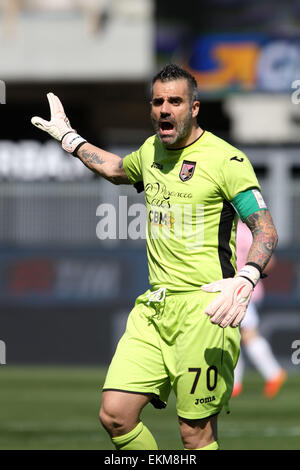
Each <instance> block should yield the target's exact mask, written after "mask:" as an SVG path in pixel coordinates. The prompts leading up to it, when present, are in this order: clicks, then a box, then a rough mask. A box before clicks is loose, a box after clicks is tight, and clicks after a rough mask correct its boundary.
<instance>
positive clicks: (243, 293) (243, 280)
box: [201, 264, 260, 328]
mask: <svg viewBox="0 0 300 470" xmlns="http://www.w3.org/2000/svg"><path fill="white" fill-rule="evenodd" d="M259 279H260V271H259V270H258V269H257V268H255V267H254V266H252V265H247V264H246V265H245V266H244V267H243V268H242V269H241V270H240V271H239V272H238V274H237V275H236V276H235V277H233V278H232V277H230V278H228V279H221V280H220V281H216V282H212V283H211V284H205V285H204V286H202V287H201V289H202V290H203V291H205V292H221V294H219V295H217V297H215V298H214V300H213V301H212V302H211V303H210V304H209V305H208V306H207V307H206V309H205V313H206V314H207V315H209V316H210V320H211V322H212V323H216V324H218V325H220V326H221V327H222V328H226V326H228V325H231V326H233V327H237V326H238V325H239V324H240V322H241V321H242V320H243V318H244V316H245V314H246V310H247V307H248V304H249V302H250V298H251V294H252V292H253V289H254V287H255V286H256V284H257V282H258V281H259Z"/></svg>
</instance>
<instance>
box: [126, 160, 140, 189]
mask: <svg viewBox="0 0 300 470" xmlns="http://www.w3.org/2000/svg"><path fill="white" fill-rule="evenodd" d="M131 156H132V154H129V155H126V157H124V158H123V168H124V171H125V173H126V175H127V178H128V179H129V181H130V183H131V184H134V183H137V182H139V181H143V179H142V176H141V175H137V171H133V169H132V161H131V160H132V158H131Z"/></svg>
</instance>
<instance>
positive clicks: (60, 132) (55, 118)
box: [31, 93, 86, 153]
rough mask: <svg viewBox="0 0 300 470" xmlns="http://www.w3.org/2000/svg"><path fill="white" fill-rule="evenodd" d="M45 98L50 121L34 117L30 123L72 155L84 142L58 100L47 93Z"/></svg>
mask: <svg viewBox="0 0 300 470" xmlns="http://www.w3.org/2000/svg"><path fill="white" fill-rule="evenodd" d="M47 98H48V101H49V105H50V112H51V119H50V121H46V120H45V119H42V118H40V117H38V116H34V117H33V118H32V119H31V122H32V124H33V125H34V126H36V127H38V128H39V129H42V130H43V131H45V132H48V134H50V135H51V137H53V138H54V139H56V140H59V141H60V142H61V143H62V147H63V149H64V150H65V151H66V152H69V153H73V152H74V151H75V150H76V148H77V147H78V145H80V144H82V143H85V142H86V140H85V139H83V138H82V137H80V135H78V134H77V132H76V131H75V130H74V129H73V128H72V127H71V124H70V121H69V119H68V118H67V116H66V114H65V111H64V108H63V105H62V104H61V102H60V100H59V98H58V97H57V96H55V95H54V94H53V93H48V94H47Z"/></svg>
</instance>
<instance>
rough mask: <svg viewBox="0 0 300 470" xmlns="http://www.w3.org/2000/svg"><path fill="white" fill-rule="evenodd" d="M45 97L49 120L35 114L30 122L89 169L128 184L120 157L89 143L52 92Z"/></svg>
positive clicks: (116, 181) (108, 178)
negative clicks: (77, 130) (75, 127)
mask: <svg viewBox="0 0 300 470" xmlns="http://www.w3.org/2000/svg"><path fill="white" fill-rule="evenodd" d="M47 98H48V101H49V105H50V111H51V118H50V121H45V119H42V118H40V117H37V116H35V117H33V118H32V119H31V122H32V124H33V125H34V126H36V127H38V128H39V129H41V130H43V131H45V132H47V133H48V134H49V135H51V137H53V138H54V139H56V140H58V141H60V142H61V145H62V148H63V149H64V150H65V151H66V152H68V153H71V154H72V155H74V156H75V157H78V158H79V159H80V160H81V161H82V162H83V163H84V164H85V165H86V166H87V167H88V168H89V169H90V170H92V171H94V172H95V173H98V174H99V175H101V176H103V177H104V178H105V179H107V180H109V181H111V182H112V183H114V184H130V182H129V180H128V177H127V175H126V173H125V170H124V168H123V160H122V158H121V157H119V156H118V155H115V154H113V153H110V152H107V151H105V150H102V149H100V148H98V147H95V146H94V145H92V144H89V143H88V142H87V141H86V140H85V139H84V138H82V137H81V136H80V135H79V134H77V132H76V131H75V130H74V129H73V128H72V127H71V124H70V121H69V119H68V118H67V116H66V114H65V111H64V108H63V105H62V103H61V102H60V100H59V98H58V97H57V96H55V95H54V94H53V93H48V94H47Z"/></svg>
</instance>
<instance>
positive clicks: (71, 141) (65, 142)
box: [61, 131, 87, 153]
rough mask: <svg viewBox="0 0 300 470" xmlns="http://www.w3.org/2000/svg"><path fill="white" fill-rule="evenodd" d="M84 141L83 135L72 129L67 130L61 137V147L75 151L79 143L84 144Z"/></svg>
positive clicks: (67, 150) (70, 151)
mask: <svg viewBox="0 0 300 470" xmlns="http://www.w3.org/2000/svg"><path fill="white" fill-rule="evenodd" d="M86 142H87V141H86V140H85V139H84V138H83V137H81V136H80V135H79V134H77V133H76V132H72V131H70V132H67V133H66V134H65V135H64V136H63V138H62V139H61V145H62V148H63V149H64V150H65V151H66V152H68V153H73V152H75V151H76V150H77V149H78V147H79V145H81V144H85V143H86Z"/></svg>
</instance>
